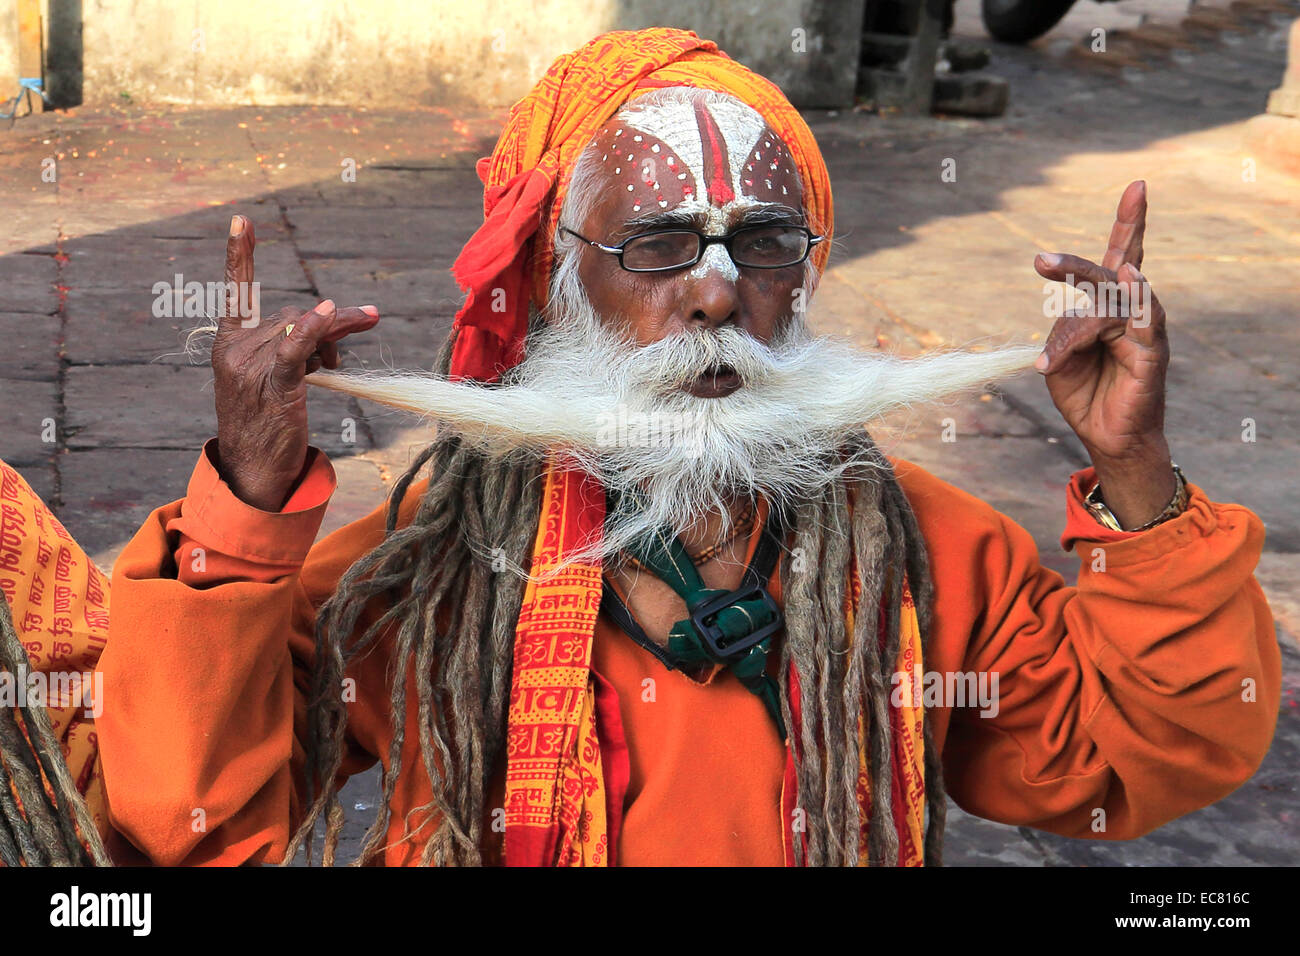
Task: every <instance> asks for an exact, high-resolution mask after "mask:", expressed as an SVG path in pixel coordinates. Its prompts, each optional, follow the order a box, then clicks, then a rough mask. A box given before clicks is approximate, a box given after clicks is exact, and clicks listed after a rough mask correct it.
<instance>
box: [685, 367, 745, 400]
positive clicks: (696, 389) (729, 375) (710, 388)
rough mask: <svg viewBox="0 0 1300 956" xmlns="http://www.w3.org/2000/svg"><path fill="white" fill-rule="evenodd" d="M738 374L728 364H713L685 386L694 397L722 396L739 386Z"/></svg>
mask: <svg viewBox="0 0 1300 956" xmlns="http://www.w3.org/2000/svg"><path fill="white" fill-rule="evenodd" d="M740 385H741V381H740V375H739V374H737V372H736V370H735V369H734V368H732V367H731V366H730V365H715V366H714V367H713V368H711V369H709V370H708V371H706V372H704V374H702V375H700V376H699V377H698V378H696V379H695V380H694V381H692V382H690V383H689V384H688V385H687V386H686V391H688V392H690V393H691V394H692V395H694V396H695V397H696V398H722V397H723V396H725V395H730V394H731V393H732V392H734V391H736V390H737V389H738V388H740Z"/></svg>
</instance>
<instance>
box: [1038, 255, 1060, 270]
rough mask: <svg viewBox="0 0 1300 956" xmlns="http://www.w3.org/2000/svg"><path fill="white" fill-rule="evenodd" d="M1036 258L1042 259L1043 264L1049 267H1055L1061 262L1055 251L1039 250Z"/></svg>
mask: <svg viewBox="0 0 1300 956" xmlns="http://www.w3.org/2000/svg"><path fill="white" fill-rule="evenodd" d="M1038 258H1040V259H1042V260H1043V265H1045V266H1047V268H1049V269H1055V268H1056V267H1057V266H1059V265H1060V264H1061V257H1060V256H1059V255H1058V254H1057V253H1055V252H1040V253H1039V254H1038Z"/></svg>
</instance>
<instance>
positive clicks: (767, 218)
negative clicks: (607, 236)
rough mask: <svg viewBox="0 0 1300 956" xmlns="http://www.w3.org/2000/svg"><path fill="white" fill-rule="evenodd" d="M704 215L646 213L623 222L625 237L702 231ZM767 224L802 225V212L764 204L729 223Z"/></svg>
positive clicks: (734, 225)
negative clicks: (679, 230)
mask: <svg viewBox="0 0 1300 956" xmlns="http://www.w3.org/2000/svg"><path fill="white" fill-rule="evenodd" d="M706 216H707V214H706V213H704V212H703V211H694V210H689V209H668V210H663V211H660V212H651V213H646V214H645V215H641V216H633V217H632V218H631V219H627V220H624V222H623V229H622V232H623V234H624V235H635V234H636V233H638V232H649V231H652V230H655V229H671V228H673V227H675V226H677V227H685V228H690V229H703V228H704V225H705V220H706ZM767 223H782V224H787V225H792V226H802V225H803V224H804V216H803V211H802V210H799V209H796V208H795V207H794V206H787V205H785V204H784V203H763V204H761V205H757V204H756V205H753V206H749V207H747V208H745V209H744V210H742V211H741V213H740V215H739V216H736V217H735V218H734V219H733V221H732V223H731V228H732V229H740V228H741V227H743V226H762V225H765V224H767Z"/></svg>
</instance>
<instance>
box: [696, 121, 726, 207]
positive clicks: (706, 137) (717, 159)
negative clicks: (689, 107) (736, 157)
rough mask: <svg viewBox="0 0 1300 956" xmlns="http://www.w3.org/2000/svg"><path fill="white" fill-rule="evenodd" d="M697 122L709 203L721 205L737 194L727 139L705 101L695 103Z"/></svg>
mask: <svg viewBox="0 0 1300 956" xmlns="http://www.w3.org/2000/svg"><path fill="white" fill-rule="evenodd" d="M695 122H696V123H697V124H698V125H699V127H700V145H701V146H702V147H703V149H702V150H701V152H702V153H703V155H704V181H705V183H707V184H708V189H709V203H710V204H711V205H714V206H721V205H722V204H723V203H726V202H731V200H733V199H735V198H736V194H735V193H734V192H732V191H731V164H730V163H729V162H728V161H727V141H726V140H725V139H724V138H723V136H722V130H720V129H718V124H717V121H716V120H714V118H713V114H712V113H710V112H709V111H708V108H707V107H705V105H704V104H703V103H699V102H697V103H696V104H695Z"/></svg>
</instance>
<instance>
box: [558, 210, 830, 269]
mask: <svg viewBox="0 0 1300 956" xmlns="http://www.w3.org/2000/svg"><path fill="white" fill-rule="evenodd" d="M774 228H775V229H797V230H798V231H800V232H802V233H803V234H804V236H805V237H806V238H807V239H808V247H807V248H806V249H804V253H803V255H802V256H800V257H799V258H798V259H796V260H795V261H794V262H787V263H785V264H784V265H779V266H753V265H741V264H740V263H739V262H736V257H735V256H734V255H732V253H731V243H732V240H734V239H735V238H736V236H738V235H740V234H741V233H742V232H747V231H749V230H750V229H774ZM560 229H561V230H563V231H564V232H567V233H568V234H569V235H571V236H573V237H574V238H575V239H581V240H582V241H583V242H585V243H586V244H587V245H589V246H593V247H594V248H596V249H599V250H600V251H601V252H608V253H609V254H610V255H613V256H618V264H619V267H620V268H622V269H623V270H624V271H626V272H676V271H677V270H678V269H689V268H690V267H691V266H694V265H697V264H698V263H699V261H700V260H701V259H703V258H704V254H705V253H706V252H708V251H709V246H711V245H713V244H714V243H715V242H720V243H722V244H723V246H725V247H726V250H727V255H728V256H731V261H732V263H733V264H734V265H735V266H736V268H738V269H789V268H790V267H791V266H797V265H802V264H803V263H805V262H807V261H808V257H809V256H810V255H812V251H813V247H814V246H816V245H817V244H818V243H819V242H825V241H826V237H825V236H819V235H817V234H816V233H815V232H813V231H812V230H811V229H809V228H808V227H807V226H796V225H793V224H791V223H785V222H764V223H754V224H752V225H748V226H741V227H740V228H739V229H733V230H732V231H731V232H729V233H727V234H726V235H725V236H710V235H708V234H707V233H705V232H702V231H701V230H699V229H691V228H689V227H686V226H681V227H673V228H670V229H651V230H649V231H648V232H638V233H637V234H636V235H635V236H628V237H627V238H626V239H624V240H623V241H622V242H620V243H619V244H618V245H616V246H609V245H606V244H605V243H603V242H597V241H596V240H594V239H588V238H587V237H586V236H583V235H579V234H578V233H576V232H574V231H573V230H572V229H570V228H569V227H568V226H561V227H560ZM682 232H690V233H694V234H695V235H697V236H699V238H700V249H699V252H698V253H697V254H696V256H695V258H694V259H692V260H691V261H690V262H683V263H682V264H681V265H678V266H663V267H661V268H658V269H631V268H628V266H626V265H625V264H624V263H623V253H624V252H625V251H626V250H625V247H626V246H627V244H628V243H629V242H632V241H634V240H636V239H644V238H645V237H646V236H661V235H664V234H670V233H682Z"/></svg>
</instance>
